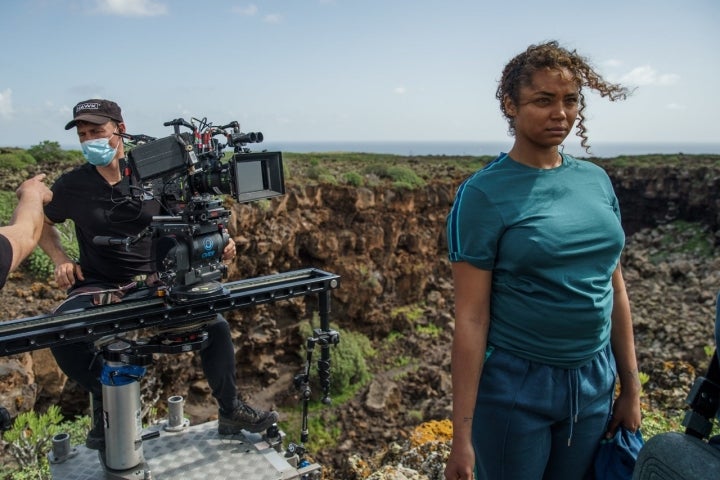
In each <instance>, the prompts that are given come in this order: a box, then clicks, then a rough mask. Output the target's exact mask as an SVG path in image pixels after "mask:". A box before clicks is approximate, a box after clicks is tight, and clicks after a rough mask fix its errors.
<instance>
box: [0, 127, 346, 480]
mask: <svg viewBox="0 0 720 480" xmlns="http://www.w3.org/2000/svg"><path fill="white" fill-rule="evenodd" d="M165 126H172V127H174V132H173V134H171V135H169V136H167V137H163V138H154V137H150V136H147V135H128V134H123V135H122V136H123V137H124V139H125V140H126V144H127V145H128V148H127V149H126V156H127V160H126V161H125V163H124V164H123V165H122V166H121V168H122V170H123V179H122V182H121V187H122V188H123V194H124V195H125V196H126V198H132V199H134V200H138V199H139V200H141V201H142V202H146V201H147V202H150V201H153V202H159V203H160V204H161V206H162V209H163V210H164V211H163V213H164V214H163V215H159V216H155V217H153V219H152V222H151V223H150V225H149V226H148V227H147V228H146V229H145V230H143V231H142V232H140V233H139V234H138V235H136V236H134V237H128V238H115V237H95V238H94V240H93V241H94V242H95V243H96V244H98V245H125V246H126V248H127V247H129V246H130V245H132V244H133V243H135V242H137V241H139V240H141V239H143V238H148V237H151V238H152V241H153V252H154V257H155V258H154V261H155V266H156V270H157V275H158V280H159V281H160V282H159V285H160V286H159V288H157V289H155V288H154V287H153V288H138V289H137V290H136V291H134V292H131V293H129V294H127V295H125V296H124V297H123V299H122V301H121V302H119V303H110V304H101V305H99V306H97V307H94V308H88V309H80V310H71V311H66V312H61V313H59V312H56V313H52V314H49V315H40V316H37V317H31V318H24V319H18V320H10V321H6V322H0V356H4V355H12V354H17V353H22V352H29V351H32V350H37V349H41V348H48V347H52V346H56V345H62V344H67V343H73V342H79V341H84V342H87V341H94V342H95V344H96V349H97V351H98V355H101V356H102V358H103V360H104V367H103V371H102V375H101V383H102V397H103V412H102V415H103V420H104V428H105V449H104V450H102V451H100V452H99V454H98V455H99V457H100V458H99V459H100V462H98V461H97V460H98V459H97V458H96V457H95V456H94V455H93V451H92V450H88V449H86V448H84V447H83V446H80V447H77V448H71V445H70V443H69V442H70V440H69V435H67V434H64V433H63V434H58V435H56V437H55V438H53V450H52V452H50V454H49V455H48V459H49V461H50V464H51V470H52V474H53V478H56V479H57V480H63V479H70V478H72V479H80V480H85V479H87V480H91V479H92V480H94V479H97V478H105V479H110V480H145V479H149V478H204V477H205V476H207V472H208V470H207V469H208V464H210V463H211V464H212V468H213V472H215V474H217V475H220V476H223V478H225V477H224V475H225V474H227V478H230V476H232V477H233V478H234V477H237V478H283V479H288V480H292V479H297V480H319V478H320V476H321V467H320V465H318V464H316V463H312V462H310V461H309V460H308V459H307V458H306V455H305V454H306V451H305V446H304V444H305V443H306V442H307V440H308V402H309V399H310V373H311V363H312V353H313V351H314V350H315V347H316V346H317V347H319V349H320V358H319V359H318V361H317V374H318V376H319V383H320V386H321V388H322V393H323V400H322V401H323V402H324V403H329V401H330V397H329V391H330V363H331V362H330V348H331V347H332V346H334V345H337V344H338V343H339V334H338V332H336V331H334V330H333V329H331V328H330V300H331V291H332V290H334V289H335V288H337V287H338V286H339V282H340V277H339V276H338V275H335V274H333V273H330V272H325V271H322V270H319V269H316V268H303V269H300V270H294V271H289V272H282V273H275V274H271V275H267V276H262V277H256V278H248V279H242V280H237V281H231V282H225V283H221V280H222V279H223V278H225V277H226V266H225V265H224V264H223V262H222V252H223V249H224V247H225V246H226V245H227V243H228V241H229V237H228V234H227V223H228V219H229V217H230V213H231V212H230V210H228V209H227V208H225V207H224V205H223V200H222V198H221V197H220V196H221V195H229V196H232V198H233V199H235V200H236V201H238V202H250V201H256V200H262V199H267V198H271V197H274V196H277V195H282V194H284V193H285V187H284V178H283V168H282V156H281V153H280V152H267V151H261V152H257V153H255V152H251V151H250V149H249V148H247V147H246V144H248V143H260V142H262V140H263V135H262V133H259V132H252V133H243V132H241V131H240V125H239V124H238V123H237V122H231V123H229V124H227V125H223V126H213V125H212V124H210V123H209V122H207V121H206V120H197V119H192V121H191V122H187V121H185V120H184V119H182V118H179V119H176V120H172V121H169V122H166V123H165ZM181 127H184V128H187V129H188V130H189V131H182V132H181V131H180V129H181ZM225 149H232V151H231V153H230V155H226V154H225V153H223V151H224V150H225ZM145 287H149V285H145ZM305 296H313V297H316V298H317V313H318V317H319V321H320V325H319V328H316V329H313V334H312V336H311V337H310V338H308V339H307V344H306V360H305V362H304V366H303V370H302V373H300V374H299V375H297V376H295V377H294V385H295V387H296V388H297V389H298V390H299V391H300V392H301V400H302V425H301V432H300V443H299V444H295V443H290V444H289V445H288V446H287V448H286V449H285V450H284V451H283V443H284V442H283V440H284V435H285V434H284V433H283V432H282V431H281V430H279V428H278V426H277V425H274V426H272V427H270V428H268V429H267V431H266V432H265V433H264V434H250V433H246V434H245V433H244V434H242V435H236V436H234V437H233V438H232V439H228V438H221V437H220V436H219V435H218V433H217V427H216V426H214V424H213V422H206V423H203V424H200V425H193V426H190V425H189V423H188V422H187V421H185V420H183V414H182V409H181V405H182V397H178V396H172V397H170V398H169V399H168V402H169V406H168V412H169V414H168V419H167V421H166V422H163V423H161V424H159V425H154V426H151V427H148V428H144V427H143V426H142V425H141V424H140V419H141V414H140V411H141V405H140V385H139V382H140V379H141V378H142V377H143V376H144V375H145V373H146V367H147V366H148V365H150V364H151V363H152V361H153V355H154V354H156V353H170V354H172V353H184V352H189V351H196V350H201V349H202V348H205V346H206V345H207V342H208V334H207V332H206V331H205V326H206V324H207V323H208V322H209V321H211V320H212V319H214V318H215V317H216V315H217V314H219V313H222V312H226V311H232V310H237V309H242V308H248V307H252V306H256V305H260V304H266V303H275V302H278V301H281V300H286V299H291V298H296V297H305ZM135 330H144V331H146V332H156V334H155V335H153V336H151V337H149V338H143V337H142V335H141V336H140V337H141V338H139V339H137V338H136V339H130V338H129V337H123V336H122V334H124V333H126V332H133V331H135ZM10 421H11V419H10V417H9V414H8V411H7V410H5V409H3V408H2V407H0V430H2V429H7V428H9V426H10ZM150 440H152V443H151V445H152V449H151V451H150V452H148V453H147V454H146V452H145V451H144V449H143V443H144V442H149V441H150ZM230 442H231V443H230ZM231 444H232V447H231V446H230V445H231ZM198 453H199V456H198ZM79 472H83V473H82V474H81V473H79ZM220 472H223V473H222V475H221V473H220Z"/></svg>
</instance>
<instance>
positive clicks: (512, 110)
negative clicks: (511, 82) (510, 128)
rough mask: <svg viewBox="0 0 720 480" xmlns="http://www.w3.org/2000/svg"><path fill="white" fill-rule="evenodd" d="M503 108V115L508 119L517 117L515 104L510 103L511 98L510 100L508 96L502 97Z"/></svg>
mask: <svg viewBox="0 0 720 480" xmlns="http://www.w3.org/2000/svg"><path fill="white" fill-rule="evenodd" d="M503 107H505V113H506V114H507V115H508V116H509V117H514V116H515V115H517V107H516V106H515V102H513V101H512V98H510V95H508V94H505V95H504V96H503Z"/></svg>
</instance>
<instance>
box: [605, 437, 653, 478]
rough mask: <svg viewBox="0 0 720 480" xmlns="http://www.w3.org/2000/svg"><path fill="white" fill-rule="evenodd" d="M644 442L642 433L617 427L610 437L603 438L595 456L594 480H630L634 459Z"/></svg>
mask: <svg viewBox="0 0 720 480" xmlns="http://www.w3.org/2000/svg"><path fill="white" fill-rule="evenodd" d="M644 444H645V441H644V440H643V436H642V433H641V432H640V430H639V429H638V430H637V431H635V433H632V432H630V431H629V430H628V429H626V428H624V427H619V428H618V429H617V431H616V432H615V436H614V437H613V438H611V439H603V440H602V441H601V442H600V447H599V449H598V451H597V454H596V456H595V480H631V479H632V476H633V470H634V469H635V461H636V460H637V457H638V454H639V453H640V449H641V448H642V446H643V445H644Z"/></svg>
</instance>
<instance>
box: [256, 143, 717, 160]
mask: <svg viewBox="0 0 720 480" xmlns="http://www.w3.org/2000/svg"><path fill="white" fill-rule="evenodd" d="M246 146H247V147H249V148H250V150H251V151H259V150H268V151H282V152H292V153H311V152H315V153H322V152H364V153H387V154H395V155H406V156H422V155H447V156H458V155H469V156H485V155H497V154H499V153H500V152H507V151H508V150H509V149H510V148H511V147H512V140H509V141H508V142H473V141H466V142H462V141H444V142H442V141H384V142H379V141H378V142H369V141H365V142H310V141H306V142H305V141H304V142H263V143H261V144H248V145H246ZM563 152H565V153H567V154H570V155H573V156H575V157H585V158H587V157H596V158H614V157H618V156H625V155H647V154H678V153H684V154H715V155H720V142H718V143H672V142H662V143H661V142H658V143H591V147H590V152H589V153H588V152H586V151H585V150H584V149H582V148H581V147H580V146H579V145H567V146H564V147H563Z"/></svg>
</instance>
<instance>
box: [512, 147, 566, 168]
mask: <svg viewBox="0 0 720 480" xmlns="http://www.w3.org/2000/svg"><path fill="white" fill-rule="evenodd" d="M508 155H509V156H510V158H512V159H513V160H515V161H516V162H518V163H522V164H523V165H527V166H529V167H533V168H539V169H542V170H549V169H551V168H557V167H559V166H560V165H562V156H561V155H560V153H559V152H558V148H557V147H549V148H547V149H537V148H533V149H527V148H522V147H520V146H518V145H517V144H515V145H513V147H512V149H510V151H509V152H508Z"/></svg>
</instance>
